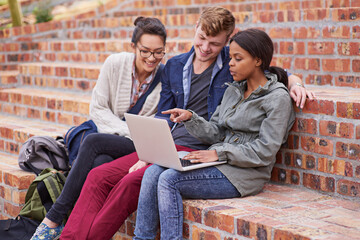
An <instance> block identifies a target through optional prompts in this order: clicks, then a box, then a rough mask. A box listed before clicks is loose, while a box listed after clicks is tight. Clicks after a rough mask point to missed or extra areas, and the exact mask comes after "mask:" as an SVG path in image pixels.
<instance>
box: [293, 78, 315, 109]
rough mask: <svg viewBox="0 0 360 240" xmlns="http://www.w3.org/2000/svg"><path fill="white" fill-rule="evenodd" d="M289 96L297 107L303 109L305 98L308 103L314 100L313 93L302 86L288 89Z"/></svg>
mask: <svg viewBox="0 0 360 240" xmlns="http://www.w3.org/2000/svg"><path fill="white" fill-rule="evenodd" d="M290 96H291V97H292V99H293V100H294V101H295V104H296V106H297V107H300V108H303V107H304V105H305V102H306V98H308V99H309V100H310V101H312V100H314V99H315V98H316V96H315V93H313V92H312V91H310V90H307V89H306V88H305V87H303V86H298V85H295V84H294V85H292V86H291V88H290Z"/></svg>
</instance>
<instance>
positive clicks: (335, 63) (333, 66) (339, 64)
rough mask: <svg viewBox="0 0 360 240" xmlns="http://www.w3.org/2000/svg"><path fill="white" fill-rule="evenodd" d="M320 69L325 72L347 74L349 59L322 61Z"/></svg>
mask: <svg viewBox="0 0 360 240" xmlns="http://www.w3.org/2000/svg"><path fill="white" fill-rule="evenodd" d="M322 68H323V70H324V71H327V72H349V71H350V59H323V60H322Z"/></svg>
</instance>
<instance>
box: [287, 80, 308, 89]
mask: <svg viewBox="0 0 360 240" xmlns="http://www.w3.org/2000/svg"><path fill="white" fill-rule="evenodd" d="M294 86H299V87H302V88H305V85H304V84H303V83H302V82H295V83H293V84H292V85H291V87H290V89H289V90H291V89H292V88H293V87H294Z"/></svg>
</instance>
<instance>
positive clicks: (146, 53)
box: [139, 44, 166, 59]
mask: <svg viewBox="0 0 360 240" xmlns="http://www.w3.org/2000/svg"><path fill="white" fill-rule="evenodd" d="M139 45H141V44H139ZM141 46H142V47H144V46H143V45H141ZM139 51H140V56H141V57H143V58H149V57H150V56H151V55H153V56H154V58H156V59H162V58H163V57H164V56H165V54H166V52H165V51H161V52H160V51H159V52H152V51H149V50H143V49H140V48H139ZM159 54H160V55H159Z"/></svg>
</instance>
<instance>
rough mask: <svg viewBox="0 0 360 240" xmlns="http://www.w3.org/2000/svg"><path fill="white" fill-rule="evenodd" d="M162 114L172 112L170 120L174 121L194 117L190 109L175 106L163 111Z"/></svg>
mask: <svg viewBox="0 0 360 240" xmlns="http://www.w3.org/2000/svg"><path fill="white" fill-rule="evenodd" d="M161 113H162V114H171V115H170V120H171V121H172V122H175V123H176V122H183V121H187V120H189V119H190V118H191V117H192V113H191V112H190V111H188V110H184V109H180V108H173V109H170V110H166V111H162V112H161Z"/></svg>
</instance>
